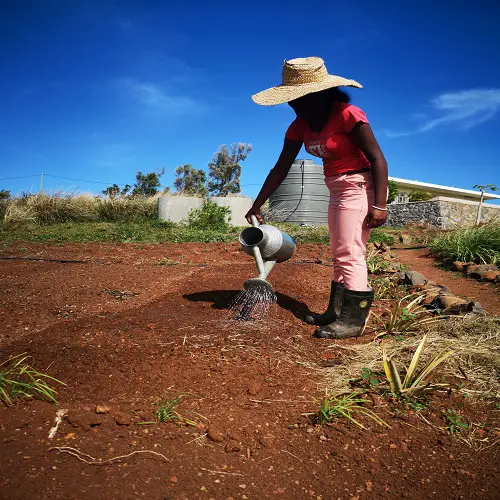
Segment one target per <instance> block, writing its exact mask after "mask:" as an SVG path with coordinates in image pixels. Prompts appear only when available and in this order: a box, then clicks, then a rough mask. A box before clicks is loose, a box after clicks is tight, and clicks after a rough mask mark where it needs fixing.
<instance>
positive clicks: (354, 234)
mask: <svg viewBox="0 0 500 500" xmlns="http://www.w3.org/2000/svg"><path fill="white" fill-rule="evenodd" d="M325 182H326V185H327V187H328V189H329V190H330V204H329V207H328V227H329V230H330V245H331V248H332V257H333V279H334V280H335V281H337V282H339V283H344V286H345V287H346V288H347V289H348V290H353V291H357V292H363V291H368V290H371V288H370V287H369V285H368V271H367V269H366V261H365V253H366V243H367V242H368V239H369V238H370V233H371V228H369V227H368V226H367V215H368V212H369V210H370V208H371V206H372V205H373V199H374V193H373V184H372V177H371V174H370V173H369V172H365V173H360V174H350V175H346V174H342V175H335V176H332V177H326V178H325Z"/></svg>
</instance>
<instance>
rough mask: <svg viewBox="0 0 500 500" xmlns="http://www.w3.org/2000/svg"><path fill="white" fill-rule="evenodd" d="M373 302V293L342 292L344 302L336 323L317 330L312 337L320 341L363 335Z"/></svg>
mask: <svg viewBox="0 0 500 500" xmlns="http://www.w3.org/2000/svg"><path fill="white" fill-rule="evenodd" d="M372 302H373V292H372V291H370V292H354V291H352V290H347V288H346V289H345V291H344V301H343V303H342V308H341V311H340V316H339V317H338V318H337V321H335V322H334V323H331V324H329V325H327V326H322V327H320V328H318V329H317V330H316V331H315V332H314V334H313V337H317V338H321V339H345V338H348V337H357V336H358V335H361V334H362V333H363V329H364V326H365V322H366V319H367V318H368V313H369V312H370V307H371V305H372Z"/></svg>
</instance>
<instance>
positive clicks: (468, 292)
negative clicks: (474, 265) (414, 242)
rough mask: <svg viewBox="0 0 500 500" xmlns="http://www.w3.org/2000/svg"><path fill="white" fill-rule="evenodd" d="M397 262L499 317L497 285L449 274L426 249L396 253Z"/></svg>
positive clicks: (499, 303)
mask: <svg viewBox="0 0 500 500" xmlns="http://www.w3.org/2000/svg"><path fill="white" fill-rule="evenodd" d="M397 256H398V260H399V261H400V262H402V263H403V264H406V265H408V266H410V267H411V268H412V269H415V270H418V271H419V272H420V273H422V274H423V275H424V276H425V277H426V278H427V279H428V280H431V281H434V282H436V283H439V284H440V285H442V286H444V287H446V288H447V289H449V290H451V291H452V292H453V293H454V294H455V295H459V296H461V297H464V298H467V299H470V300H476V301H479V302H480V304H481V306H482V307H483V308H484V309H485V311H487V312H488V313H490V314H494V315H497V316H498V315H500V293H499V288H498V286H497V285H493V284H491V283H485V282H481V281H476V280H474V279H469V278H466V277H465V276H464V275H463V274H462V273H455V272H450V271H447V270H445V269H442V268H440V267H439V266H438V263H437V262H436V260H435V259H434V258H433V257H432V255H431V254H430V252H429V250H428V249H427V248H417V249H411V248H410V249H406V248H401V249H399V250H398V251H397Z"/></svg>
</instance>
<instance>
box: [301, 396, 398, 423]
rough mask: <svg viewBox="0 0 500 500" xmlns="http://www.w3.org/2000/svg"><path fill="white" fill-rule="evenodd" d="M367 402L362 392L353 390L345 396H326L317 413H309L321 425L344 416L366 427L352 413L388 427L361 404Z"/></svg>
mask: <svg viewBox="0 0 500 500" xmlns="http://www.w3.org/2000/svg"><path fill="white" fill-rule="evenodd" d="M366 403H368V400H367V399H365V398H363V397H362V393H360V392H353V393H351V394H348V395H345V396H338V397H333V396H327V397H325V398H324V399H323V401H322V402H321V405H320V409H319V411H318V412H317V413H309V414H307V415H309V416H313V417H314V418H315V419H317V421H318V423H320V424H321V425H324V424H327V423H329V422H331V421H332V420H335V419H338V418H346V419H347V420H349V421H350V422H352V423H353V424H355V425H357V426H358V427H361V428H362V429H365V430H366V427H365V426H364V425H363V424H362V423H361V422H359V421H358V420H356V418H354V415H362V416H365V417H368V418H370V419H371V420H373V421H374V422H376V423H377V424H379V425H383V426H386V427H390V426H389V424H388V423H387V422H385V421H384V420H382V419H381V418H380V417H379V416H378V415H376V414H375V413H374V412H373V411H372V410H370V409H369V408H365V407H364V406H362V405H363V404H366Z"/></svg>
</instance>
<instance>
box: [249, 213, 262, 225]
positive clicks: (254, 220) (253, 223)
mask: <svg viewBox="0 0 500 500" xmlns="http://www.w3.org/2000/svg"><path fill="white" fill-rule="evenodd" d="M250 220H251V221H252V226H253V227H259V226H260V224H259V221H258V220H257V217H255V215H251V216H250Z"/></svg>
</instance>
